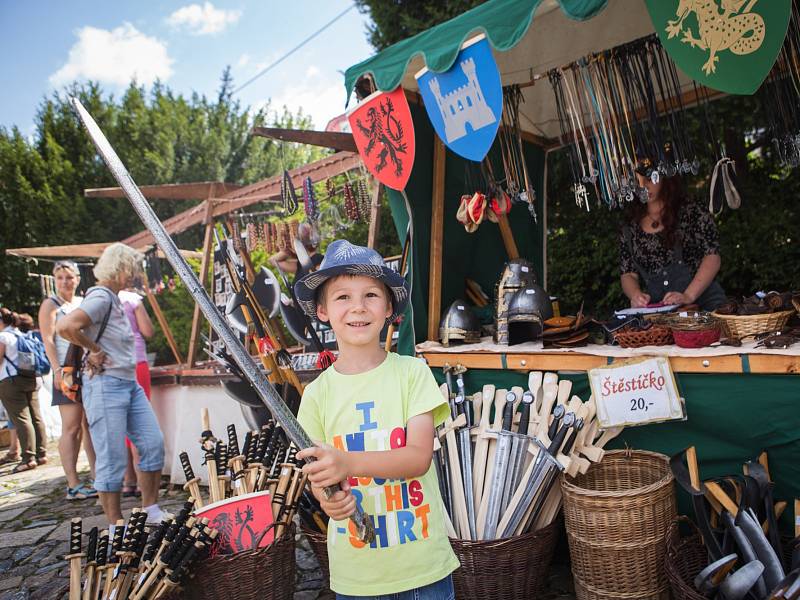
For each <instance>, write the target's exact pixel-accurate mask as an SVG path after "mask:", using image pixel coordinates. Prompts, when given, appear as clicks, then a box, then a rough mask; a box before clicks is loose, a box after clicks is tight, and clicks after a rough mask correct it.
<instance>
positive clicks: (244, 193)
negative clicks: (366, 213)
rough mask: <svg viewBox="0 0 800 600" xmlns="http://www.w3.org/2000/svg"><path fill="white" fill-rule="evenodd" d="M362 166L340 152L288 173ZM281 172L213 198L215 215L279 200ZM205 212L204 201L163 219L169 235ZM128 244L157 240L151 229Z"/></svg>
mask: <svg viewBox="0 0 800 600" xmlns="http://www.w3.org/2000/svg"><path fill="white" fill-rule="evenodd" d="M360 166H361V158H360V157H359V155H358V154H353V153H352V152H337V153H336V154H333V155H331V156H327V157H325V158H323V159H321V160H318V161H316V162H313V163H310V164H308V165H304V166H302V167H298V168H297V169H292V170H291V171H289V175H290V176H291V177H292V180H296V181H298V182H300V181H302V180H303V179H305V178H306V177H311V179H312V180H314V181H322V180H324V179H328V178H329V177H333V176H334V175H339V174H341V173H344V172H346V171H350V170H352V169H357V168H359V167H360ZM282 178H283V176H282V175H275V176H274V177H270V178H268V179H264V180H262V181H259V182H257V183H254V184H252V185H247V186H245V187H242V188H239V189H238V190H235V191H233V192H231V193H229V194H226V195H224V196H222V197H217V198H214V200H215V201H216V202H215V203H214V211H213V216H214V217H215V218H216V217H221V216H224V215H226V214H228V213H231V212H234V211H237V210H241V209H242V208H245V207H247V206H251V205H253V204H257V203H259V202H268V201H277V200H278V199H279V198H280V195H281V179H282ZM204 215H205V212H204V210H203V205H202V204H198V205H197V206H194V207H192V208H190V209H188V210H185V211H183V212H182V213H179V214H177V215H175V216H174V217H171V218H169V219H167V220H165V221H164V223H163V225H164V228H165V229H166V230H167V233H169V234H170V235H176V234H178V233H182V232H184V231H186V230H187V229H189V228H191V227H194V226H195V225H199V224H200V223H202V222H203V219H204V218H205V217H204ZM123 242H125V243H126V244H128V245H131V246H134V247H136V246H137V245H151V244H153V243H155V240H154V239H153V236H152V235H151V234H150V232H149V231H147V230H144V231H140V232H139V233H137V234H135V235H132V236H130V237H128V238H125V239H124V240H123Z"/></svg>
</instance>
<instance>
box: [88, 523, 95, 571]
mask: <svg viewBox="0 0 800 600" xmlns="http://www.w3.org/2000/svg"><path fill="white" fill-rule="evenodd" d="M96 556H97V527H92V528H91V529H90V530H89V541H88V542H86V560H87V561H89V562H90V563H92V562H96V560H95V559H96Z"/></svg>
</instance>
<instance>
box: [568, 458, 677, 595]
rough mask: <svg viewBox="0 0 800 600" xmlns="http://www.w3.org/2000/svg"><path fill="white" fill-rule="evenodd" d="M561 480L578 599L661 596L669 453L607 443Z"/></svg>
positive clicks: (669, 505) (670, 512)
mask: <svg viewBox="0 0 800 600" xmlns="http://www.w3.org/2000/svg"><path fill="white" fill-rule="evenodd" d="M561 487H562V492H563V496H564V519H565V523H566V527H567V539H568V541H569V551H570V556H571V558H572V575H573V578H574V580H575V594H576V596H577V598H578V600H623V599H624V600H662V599H665V600H667V599H668V598H669V582H668V581H667V577H666V574H665V572H664V554H665V552H666V537H667V532H668V530H669V527H670V524H671V523H672V521H673V520H674V518H675V514H676V512H675V492H674V489H673V477H672V473H671V472H670V469H669V459H668V458H667V457H666V456H664V455H663V454H657V453H655V452H646V451H643V450H636V451H631V450H613V451H610V452H607V453H606V455H605V457H604V458H603V460H602V461H601V462H599V463H597V464H595V465H593V466H592V467H591V468H590V469H589V470H588V471H587V472H586V474H585V475H578V476H577V477H575V478H571V477H568V476H565V477H563V478H562V481H561Z"/></svg>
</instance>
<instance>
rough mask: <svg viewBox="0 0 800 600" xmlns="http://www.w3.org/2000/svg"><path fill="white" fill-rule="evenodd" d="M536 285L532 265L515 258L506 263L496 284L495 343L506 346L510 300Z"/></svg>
mask: <svg viewBox="0 0 800 600" xmlns="http://www.w3.org/2000/svg"><path fill="white" fill-rule="evenodd" d="M532 285H536V273H535V271H534V269H533V264H531V263H530V262H528V261H527V260H525V259H524V258H515V259H513V260H510V261H509V262H507V263H506V266H505V268H504V269H503V274H502V275H501V276H500V281H499V282H498V283H497V300H496V304H495V326H496V327H495V338H494V339H495V342H497V343H498V344H508V306H509V303H510V302H511V298H512V297H513V296H514V294H515V293H517V292H518V291H519V290H521V289H522V288H525V287H528V286H532Z"/></svg>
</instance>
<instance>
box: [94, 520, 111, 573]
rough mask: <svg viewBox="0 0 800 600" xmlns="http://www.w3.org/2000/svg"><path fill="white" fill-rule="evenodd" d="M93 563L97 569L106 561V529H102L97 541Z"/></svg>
mask: <svg viewBox="0 0 800 600" xmlns="http://www.w3.org/2000/svg"><path fill="white" fill-rule="evenodd" d="M94 560H95V562H97V566H98V567H102V566H104V565H105V564H106V562H107V561H108V529H103V531H101V532H100V539H99V540H98V541H97V552H96V553H95V558H94Z"/></svg>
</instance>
